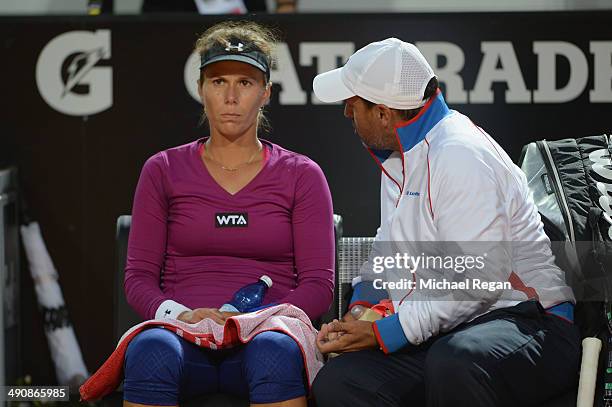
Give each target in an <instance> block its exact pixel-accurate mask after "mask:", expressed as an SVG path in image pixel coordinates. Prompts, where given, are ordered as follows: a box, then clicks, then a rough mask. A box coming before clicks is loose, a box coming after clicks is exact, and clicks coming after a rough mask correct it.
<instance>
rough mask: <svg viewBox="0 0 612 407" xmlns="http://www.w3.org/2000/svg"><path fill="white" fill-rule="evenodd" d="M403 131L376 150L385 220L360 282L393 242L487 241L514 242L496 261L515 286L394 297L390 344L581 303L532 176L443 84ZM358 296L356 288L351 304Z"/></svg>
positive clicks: (386, 333)
mask: <svg viewBox="0 0 612 407" xmlns="http://www.w3.org/2000/svg"><path fill="white" fill-rule="evenodd" d="M397 136H398V139H399V141H400V144H401V145H402V149H403V151H401V152H397V151H395V152H381V151H371V153H372V155H373V157H374V158H375V159H376V161H377V162H378V163H379V164H380V165H381V169H382V171H383V174H382V181H381V222H380V228H379V229H378V232H377V236H376V241H375V243H374V246H373V249H372V255H371V257H370V261H369V262H368V263H366V264H365V265H364V266H363V268H362V273H361V276H360V277H358V278H357V279H355V280H354V281H353V286H356V285H358V283H359V282H360V281H362V280H363V281H367V280H373V279H375V278H377V277H380V275H377V274H374V273H372V271H371V270H372V259H373V257H375V256H377V255H378V256H380V255H384V254H385V251H386V250H387V249H386V248H385V247H388V246H389V244H388V243H386V242H441V241H443V242H482V244H483V245H484V247H487V245H489V246H491V248H494V247H500V246H501V244H500V243H499V242H512V243H511V245H512V248H511V249H509V250H508V252H507V256H508V257H507V258H506V259H505V260H504V261H503V264H494V262H493V263H492V265H493V266H496V267H497V266H499V267H497V271H496V273H499V275H501V276H502V280H503V281H508V282H510V283H511V285H512V289H510V290H506V291H503V290H498V291H495V292H487V293H486V294H485V295H484V296H483V297H482V298H479V299H478V300H476V301H441V300H439V299H434V300H428V298H423V297H422V298H419V300H418V301H417V300H411V301H406V300H404V301H402V302H401V304H400V301H397V300H395V301H394V306H395V310H396V311H397V313H396V314H395V315H394V316H393V317H388V318H384V319H383V320H380V321H378V322H377V323H376V324H375V325H374V330H375V333H376V335H377V339H378V340H379V343H380V344H381V345H382V346H381V347H382V349H383V350H384V351H385V352H393V351H395V350H397V349H399V348H401V347H403V346H406V345H408V343H410V344H412V345H418V344H420V343H422V342H424V341H426V340H427V339H429V338H430V337H432V336H435V335H437V334H438V333H440V332H446V331H449V330H451V329H452V328H454V327H456V326H457V325H459V324H460V323H462V322H466V321H470V320H472V319H474V318H476V317H477V316H479V315H482V314H484V313H487V312H489V311H491V310H494V309H497V308H503V307H509V306H513V305H516V304H518V303H519V302H521V301H525V300H528V299H537V300H539V301H540V302H541V303H542V305H543V307H544V308H549V307H552V306H555V305H557V304H560V303H564V302H568V301H569V302H572V303H573V302H575V299H574V296H573V293H572V290H571V288H570V287H568V286H567V284H566V283H565V277H564V274H563V272H562V271H561V270H560V269H559V268H558V267H557V266H556V265H555V264H554V258H553V255H552V253H551V251H550V241H549V239H548V237H547V236H546V235H545V234H544V230H543V225H542V222H541V219H540V216H539V214H538V211H537V208H536V206H535V204H534V202H533V199H532V197H531V194H530V191H529V189H528V187H527V180H526V177H525V175H524V174H523V172H522V171H521V170H520V169H519V168H518V167H517V166H516V165H514V163H513V162H512V160H511V159H510V158H509V156H508V155H507V154H506V152H505V151H504V150H503V149H502V148H501V147H500V146H499V145H498V144H497V143H496V142H495V141H494V140H493V139H492V138H491V137H490V136H489V135H488V134H486V133H485V132H484V131H483V130H482V129H480V128H479V127H477V126H476V125H475V124H474V123H472V121H471V120H470V119H469V118H467V117H466V116H464V115H462V114H461V113H459V112H456V111H453V110H450V109H449V108H448V107H447V106H446V103H445V102H444V99H443V97H442V94H441V93H438V94H437V96H435V97H432V98H431V100H430V101H429V102H428V103H427V105H426V106H425V107H424V109H423V111H422V112H421V113H420V114H419V115H418V116H417V117H416V118H414V119H412V120H411V121H409V122H406V123H403V124H402V125H401V126H400V127H398V128H397ZM532 243H533V244H532ZM385 245H386V246H385ZM515 245H516V246H520V249H516V247H514V246H515ZM469 250H470V249H466V251H467V252H469ZM481 254H482V253H481ZM498 260H499V258H498ZM489 266H491V264H489ZM416 276H417V277H418V276H419V271H417V273H416ZM428 276H429V277H431V274H429V275H428ZM498 277H499V276H496V277H491V280H497V279H498ZM502 293H503V298H501V297H502ZM410 295H417V296H418V295H419V294H418V290H413V292H412V293H411V294H409V295H408V297H406V298H410ZM359 300H360V299H359V298H358V296H357V298H356V297H355V296H354V297H353V301H352V303H353V304H355V303H358V302H359Z"/></svg>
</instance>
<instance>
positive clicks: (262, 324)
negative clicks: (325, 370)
mask: <svg viewBox="0 0 612 407" xmlns="http://www.w3.org/2000/svg"><path fill="white" fill-rule="evenodd" d="M151 327H163V328H166V329H168V330H170V331H172V332H174V333H176V334H177V335H178V336H180V337H181V338H183V339H186V340H188V341H189V342H192V343H195V344H196V345H198V346H201V347H203V348H208V349H227V348H232V347H234V346H237V345H240V344H243V343H247V342H249V341H250V340H251V339H252V338H253V337H254V336H255V335H257V334H259V333H261V332H265V331H278V332H282V333H284V334H287V335H289V336H290V337H291V338H293V340H295V342H296V343H297V344H298V346H299V347H300V349H301V351H302V356H303V359H304V368H305V370H306V375H307V378H308V384H309V385H312V382H313V380H314V378H315V376H316V375H317V373H318V372H319V370H320V369H321V367H323V355H321V353H320V352H319V350H318V349H317V346H316V337H317V330H316V329H314V327H313V326H312V324H311V323H310V319H309V318H308V316H307V315H306V314H305V313H304V311H302V310H301V309H299V308H297V307H295V306H293V305H291V304H281V305H276V306H273V307H270V308H266V309H262V310H260V311H257V312H252V313H248V314H243V315H237V316H235V317H231V318H228V319H227V321H226V322H225V325H224V326H221V325H219V324H217V323H215V322H213V321H212V320H211V319H204V320H202V321H200V322H198V323H197V324H187V323H185V322H182V321H177V320H174V319H152V320H149V321H145V322H142V323H140V324H138V325H135V326H133V327H132V328H130V329H129V330H128V331H127V332H126V333H125V334H123V336H122V337H121V339H120V340H119V343H118V345H117V348H116V349H115V351H114V352H113V353H112V354H111V355H110V357H109V358H108V359H107V360H106V362H104V364H103V365H102V366H101V367H100V368H99V369H98V371H97V372H96V373H94V374H93V375H92V376H91V377H90V378H89V379H88V380H87V381H86V382H85V383H84V384H83V385H82V386H81V387H80V389H79V391H80V393H81V399H82V400H84V401H92V400H98V399H101V398H102V397H104V396H106V395H107V394H109V393H111V392H112V391H114V390H115V389H116V388H117V386H119V384H120V383H121V381H122V379H123V360H124V358H125V352H126V350H127V347H128V345H129V343H130V341H131V340H132V339H133V338H134V337H135V336H136V335H137V334H138V333H140V332H141V331H143V330H144V329H147V328H151Z"/></svg>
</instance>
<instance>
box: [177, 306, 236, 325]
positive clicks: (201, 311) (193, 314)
mask: <svg viewBox="0 0 612 407" xmlns="http://www.w3.org/2000/svg"><path fill="white" fill-rule="evenodd" d="M223 314H235V313H234V312H226V313H223V312H221V311H219V310H218V309H216V308H196V309H194V310H193V311H183V312H181V313H180V314H179V316H178V317H177V318H176V319H178V320H179V321H183V322H187V323H188V324H196V323H198V322H200V321H201V320H203V319H205V318H210V319H212V320H213V321H215V322H216V323H217V324H219V325H225V320H226V319H227V318H228V317H227V316H225V315H223Z"/></svg>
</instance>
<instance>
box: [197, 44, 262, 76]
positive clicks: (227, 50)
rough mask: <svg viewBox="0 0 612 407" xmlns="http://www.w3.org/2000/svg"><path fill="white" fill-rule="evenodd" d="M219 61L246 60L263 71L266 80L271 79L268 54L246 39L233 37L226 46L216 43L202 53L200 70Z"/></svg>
mask: <svg viewBox="0 0 612 407" xmlns="http://www.w3.org/2000/svg"><path fill="white" fill-rule="evenodd" d="M219 61H238V62H244V63H245V64H249V65H251V66H254V67H255V68H257V69H259V70H260V71H262V72H263V73H264V74H265V76H266V82H269V81H270V66H269V65H268V59H267V58H266V55H265V54H264V53H263V52H262V51H261V50H260V49H259V48H258V47H256V46H255V45H253V44H248V43H246V41H242V40H239V39H237V38H232V39H231V40H230V41H229V42H227V43H226V45H225V46H223V45H222V44H219V43H216V44H215V45H213V46H212V47H211V48H210V49H209V50H208V51H206V52H205V53H204V54H202V56H201V58H200V70H201V69H203V68H204V67H205V66H208V65H210V64H212V63H215V62H219Z"/></svg>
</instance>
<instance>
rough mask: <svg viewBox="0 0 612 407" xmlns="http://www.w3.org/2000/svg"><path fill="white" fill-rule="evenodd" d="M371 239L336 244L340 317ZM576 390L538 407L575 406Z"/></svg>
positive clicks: (344, 311) (344, 240) (367, 252)
mask: <svg viewBox="0 0 612 407" xmlns="http://www.w3.org/2000/svg"><path fill="white" fill-rule="evenodd" d="M373 242H374V238H373V237H342V238H341V239H340V241H339V242H338V244H337V248H338V253H337V256H338V257H337V259H338V265H337V270H338V277H337V279H336V282H337V284H336V285H337V286H338V290H339V293H338V296H337V297H336V298H337V299H338V305H337V306H338V310H339V311H340V314H341V315H344V314H345V313H346V312H347V308H348V305H349V304H348V303H349V301H350V295H351V294H352V287H351V281H352V280H353V278H354V277H357V275H358V274H359V269H360V267H361V265H362V264H363V263H364V262H365V261H366V260H367V259H368V256H369V255H370V252H371V250H372V243H373ZM577 390H578V389H575V390H573V391H570V392H568V393H566V394H563V395H561V396H560V397H558V398H555V399H552V400H550V401H549V402H547V403H545V404H543V405H541V406H539V407H573V406H576V397H577Z"/></svg>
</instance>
